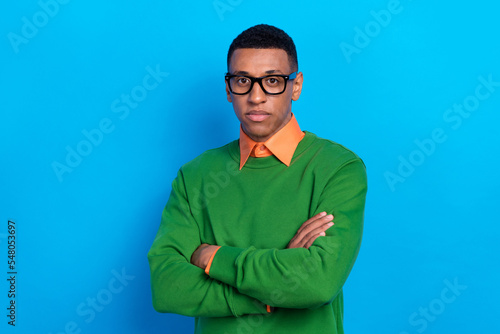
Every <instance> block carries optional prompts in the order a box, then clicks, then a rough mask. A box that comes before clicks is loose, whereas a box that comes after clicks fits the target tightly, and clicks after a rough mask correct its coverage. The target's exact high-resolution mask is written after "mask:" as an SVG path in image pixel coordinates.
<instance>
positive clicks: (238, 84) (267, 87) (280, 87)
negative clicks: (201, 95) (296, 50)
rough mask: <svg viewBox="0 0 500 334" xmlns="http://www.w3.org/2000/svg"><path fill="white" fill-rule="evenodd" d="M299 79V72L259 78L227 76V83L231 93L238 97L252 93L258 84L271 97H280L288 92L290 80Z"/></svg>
mask: <svg viewBox="0 0 500 334" xmlns="http://www.w3.org/2000/svg"><path fill="white" fill-rule="evenodd" d="M295 78H297V72H293V73H290V74H289V75H281V74H271V75H266V76H263V77H259V78H254V77H249V76H246V75H232V74H227V75H226V81H227V82H228V84H229V91H230V92H231V93H233V94H236V95H245V94H248V93H250V91H251V90H252V88H253V84H254V83H256V82H258V83H259V86H260V88H262V90H263V91H264V93H266V94H269V95H279V94H282V93H283V92H284V91H285V90H286V83H287V82H288V80H293V79H295Z"/></svg>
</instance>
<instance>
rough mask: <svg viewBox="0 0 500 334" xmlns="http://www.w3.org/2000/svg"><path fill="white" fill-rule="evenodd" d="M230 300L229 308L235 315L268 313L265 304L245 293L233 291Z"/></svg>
mask: <svg viewBox="0 0 500 334" xmlns="http://www.w3.org/2000/svg"><path fill="white" fill-rule="evenodd" d="M231 301H232V302H231V305H230V308H231V311H232V312H233V315H234V316H235V317H240V316H242V315H247V314H269V312H268V308H267V305H265V304H264V303H262V302H260V301H258V300H257V299H255V298H252V297H249V296H247V295H244V294H241V293H238V292H235V293H234V294H233V298H232V300H231Z"/></svg>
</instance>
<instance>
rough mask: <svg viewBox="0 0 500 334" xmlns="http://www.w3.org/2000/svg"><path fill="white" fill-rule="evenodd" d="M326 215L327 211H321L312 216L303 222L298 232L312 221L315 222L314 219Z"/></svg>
mask: <svg viewBox="0 0 500 334" xmlns="http://www.w3.org/2000/svg"><path fill="white" fill-rule="evenodd" d="M325 216H326V212H324V211H323V212H320V213H318V214H316V215H314V216H312V217H311V218H309V219H308V220H306V221H305V222H304V223H302V225H301V226H300V228H299V230H298V231H297V233H300V232H301V231H302V230H303V229H304V228H306V227H307V226H308V225H310V224H311V223H313V222H314V221H316V220H318V219H320V218H322V217H325Z"/></svg>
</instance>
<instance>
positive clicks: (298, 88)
mask: <svg viewBox="0 0 500 334" xmlns="http://www.w3.org/2000/svg"><path fill="white" fill-rule="evenodd" d="M303 81H304V76H303V75H302V72H299V73H297V77H296V78H295V80H294V82H293V92H292V100H293V101H297V100H298V99H299V97H300V93H301V92H302V82H303Z"/></svg>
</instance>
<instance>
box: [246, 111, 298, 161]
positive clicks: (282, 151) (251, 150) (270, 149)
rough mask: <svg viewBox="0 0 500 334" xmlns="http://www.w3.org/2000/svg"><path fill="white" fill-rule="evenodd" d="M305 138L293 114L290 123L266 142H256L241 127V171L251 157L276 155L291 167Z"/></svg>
mask: <svg viewBox="0 0 500 334" xmlns="http://www.w3.org/2000/svg"><path fill="white" fill-rule="evenodd" d="M304 136H305V133H304V132H302V131H301V130H300V127H299V123H297V120H296V119H295V115H294V114H293V113H292V118H291V119H290V121H289V122H288V123H287V124H286V125H285V126H284V127H282V128H281V129H280V130H279V131H278V132H276V133H275V134H274V135H273V136H272V137H271V138H269V139H268V140H266V141H265V142H256V141H254V140H253V139H252V138H250V137H249V136H248V135H247V134H246V133H245V132H244V131H243V129H242V127H241V125H240V170H241V169H242V168H243V166H244V165H245V163H246V162H247V160H248V157H250V156H251V157H257V158H263V157H268V156H271V155H274V156H276V158H278V159H279V160H280V161H281V162H282V163H284V164H285V165H287V166H290V162H291V161H292V157H293V153H294V152H295V149H296V148H297V145H298V144H299V142H300V141H301V140H302V138H304Z"/></svg>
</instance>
